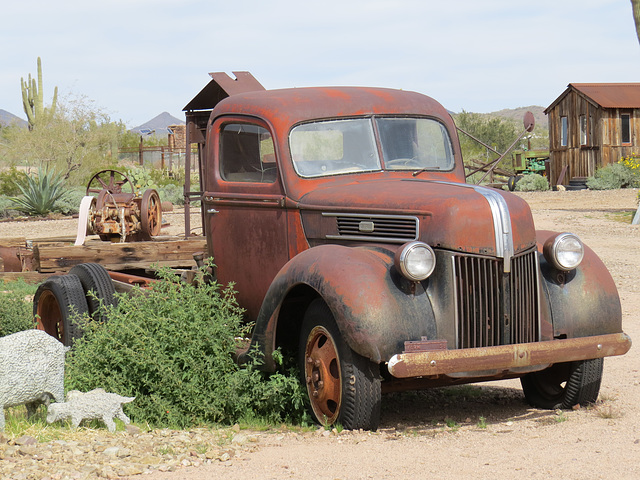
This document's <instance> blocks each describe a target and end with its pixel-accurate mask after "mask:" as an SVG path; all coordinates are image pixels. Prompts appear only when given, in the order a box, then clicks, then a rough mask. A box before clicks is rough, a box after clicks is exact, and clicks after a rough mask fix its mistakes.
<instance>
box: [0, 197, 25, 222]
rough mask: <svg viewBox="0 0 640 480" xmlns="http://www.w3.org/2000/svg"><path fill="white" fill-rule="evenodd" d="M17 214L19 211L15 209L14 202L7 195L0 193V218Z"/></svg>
mask: <svg viewBox="0 0 640 480" xmlns="http://www.w3.org/2000/svg"><path fill="white" fill-rule="evenodd" d="M19 214H20V212H19V211H18V210H16V204H15V203H14V202H12V201H11V199H10V198H9V197H3V196H1V195H0V218H9V217H14V216H16V215H19Z"/></svg>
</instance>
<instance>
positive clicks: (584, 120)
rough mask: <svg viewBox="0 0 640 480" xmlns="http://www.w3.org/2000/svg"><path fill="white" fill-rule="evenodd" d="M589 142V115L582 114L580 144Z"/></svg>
mask: <svg viewBox="0 0 640 480" xmlns="http://www.w3.org/2000/svg"><path fill="white" fill-rule="evenodd" d="M586 144H587V116H586V115H580V145H586Z"/></svg>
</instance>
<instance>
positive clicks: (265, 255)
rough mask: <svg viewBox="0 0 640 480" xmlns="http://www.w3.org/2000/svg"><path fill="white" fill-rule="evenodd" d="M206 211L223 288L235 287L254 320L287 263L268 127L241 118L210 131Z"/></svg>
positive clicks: (280, 199)
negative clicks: (233, 284) (230, 284)
mask: <svg viewBox="0 0 640 480" xmlns="http://www.w3.org/2000/svg"><path fill="white" fill-rule="evenodd" d="M211 129H212V130H211V131H210V134H209V138H208V143H209V145H208V146H207V148H208V149H209V155H208V158H209V160H210V161H211V160H213V162H214V168H210V169H207V178H206V179H205V193H204V208H205V229H206V235H207V246H208V248H209V252H212V253H213V257H214V262H215V264H216V267H217V268H216V278H217V280H218V282H220V284H222V285H226V284H227V283H228V282H234V283H235V290H236V291H237V292H238V294H237V298H238V302H239V304H240V306H242V307H243V308H245V309H246V316H247V318H248V319H250V320H254V319H255V318H256V317H257V315H258V312H259V310H260V306H261V305H262V300H263V299H264V296H265V294H266V292H267V289H268V288H269V285H270V284H271V281H272V280H273V278H274V277H275V275H276V273H278V271H279V270H280V268H281V267H282V266H283V265H284V264H285V263H286V262H287V261H288V260H289V258H288V245H287V216H286V211H285V209H284V193H283V188H282V183H281V180H280V175H279V170H278V167H277V163H276V155H275V154H276V152H275V149H274V142H273V137H272V135H271V133H270V131H269V129H268V127H267V125H265V124H262V123H260V122H257V121H256V120H254V119H246V118H243V117H233V118H229V117H226V118H223V119H218V120H216V121H215V122H214V123H213V125H212V126H211Z"/></svg>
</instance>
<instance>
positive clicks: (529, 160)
mask: <svg viewBox="0 0 640 480" xmlns="http://www.w3.org/2000/svg"><path fill="white" fill-rule="evenodd" d="M511 158H512V162H513V171H514V172H515V175H514V176H512V177H509V180H508V182H507V185H508V187H509V190H510V191H512V192H513V191H514V190H515V188H516V183H518V180H520V179H521V178H522V177H523V176H524V175H529V174H531V173H537V174H538V175H542V176H543V177H546V176H547V164H548V161H549V150H514V151H513V154H512V156H511Z"/></svg>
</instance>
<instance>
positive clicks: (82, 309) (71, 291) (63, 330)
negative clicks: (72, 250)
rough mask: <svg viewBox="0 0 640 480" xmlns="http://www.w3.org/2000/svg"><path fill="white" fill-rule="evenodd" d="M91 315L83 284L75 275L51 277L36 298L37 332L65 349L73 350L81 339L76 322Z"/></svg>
mask: <svg viewBox="0 0 640 480" xmlns="http://www.w3.org/2000/svg"><path fill="white" fill-rule="evenodd" d="M88 311H89V309H88V306H87V300H86V298H85V293H84V290H83V289H82V283H80V279H79V278H78V277H77V276H75V275H61V276H53V277H49V278H48V279H47V280H45V281H44V282H43V283H42V284H41V285H40V286H39V287H38V289H37V290H36V294H35V296H34V298H33V315H34V317H35V320H36V328H38V329H39V330H44V331H45V332H47V333H48V334H49V335H51V336H52V337H54V338H57V339H58V340H60V342H62V343H63V344H64V345H66V346H71V345H72V343H73V341H74V340H75V339H76V338H79V337H81V336H82V330H81V328H80V327H79V325H78V324H77V323H76V322H75V319H76V316H77V315H85V314H87V313H88Z"/></svg>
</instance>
